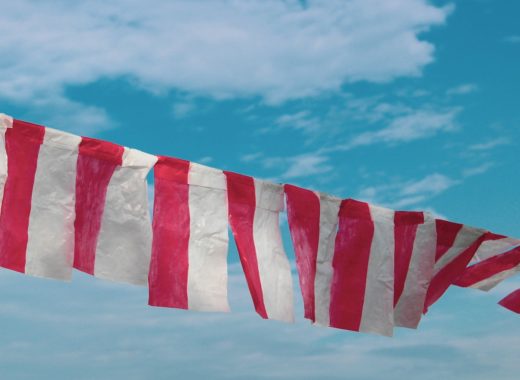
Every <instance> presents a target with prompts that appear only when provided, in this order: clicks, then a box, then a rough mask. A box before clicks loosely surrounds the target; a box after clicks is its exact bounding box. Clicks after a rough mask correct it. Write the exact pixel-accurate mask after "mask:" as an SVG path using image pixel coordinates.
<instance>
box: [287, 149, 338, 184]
mask: <svg viewBox="0 0 520 380" xmlns="http://www.w3.org/2000/svg"><path fill="white" fill-rule="evenodd" d="M328 161H329V158H328V157H326V156H323V155H319V154H313V153H309V154H302V155H299V156H294V157H290V158H288V159H287V162H288V164H289V167H288V168H287V170H286V171H285V172H284V173H283V174H282V178H287V179H289V178H301V177H309V176H313V175H318V174H325V173H328V172H330V171H331V170H332V169H333V167H332V166H331V165H328V164H327V162H328Z"/></svg>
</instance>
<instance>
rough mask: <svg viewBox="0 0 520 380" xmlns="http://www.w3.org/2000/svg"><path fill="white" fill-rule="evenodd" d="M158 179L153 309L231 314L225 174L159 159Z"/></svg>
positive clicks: (151, 277) (151, 285)
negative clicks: (172, 308) (226, 312)
mask: <svg viewBox="0 0 520 380" xmlns="http://www.w3.org/2000/svg"><path fill="white" fill-rule="evenodd" d="M154 177H155V201H154V216H153V248H152V262H151V266H150V275H149V304H150V305H152V306H163V307H175V308H181V309H190V310H199V311H229V304H228V297H227V278H228V273H227V255H228V253H227V252H228V215H227V211H228V206H227V193H226V177H225V175H224V173H223V172H222V171H221V170H217V169H213V168H209V167H207V166H203V165H199V164H195V163H190V162H189V161H184V160H180V159H176V158H168V157H160V158H159V161H158V162H157V164H156V166H155V168H154Z"/></svg>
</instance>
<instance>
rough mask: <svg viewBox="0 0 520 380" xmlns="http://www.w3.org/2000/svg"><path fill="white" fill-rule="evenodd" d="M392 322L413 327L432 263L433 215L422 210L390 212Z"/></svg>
mask: <svg viewBox="0 0 520 380" xmlns="http://www.w3.org/2000/svg"><path fill="white" fill-rule="evenodd" d="M394 240H395V253H394V255H395V261H394V279H395V280H394V281H395V283H394V307H395V309H394V324H395V325H396V326H400V327H407V328H417V326H418V325H419V322H420V320H421V316H422V311H423V306H424V300H425V298H426V293H427V291H428V286H429V285H430V281H431V278H432V275H433V267H434V264H435V247H436V231H435V220H434V218H433V217H432V216H431V215H430V214H428V213H424V212H415V211H396V212H395V216H394Z"/></svg>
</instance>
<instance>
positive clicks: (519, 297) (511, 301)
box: [498, 289, 520, 314]
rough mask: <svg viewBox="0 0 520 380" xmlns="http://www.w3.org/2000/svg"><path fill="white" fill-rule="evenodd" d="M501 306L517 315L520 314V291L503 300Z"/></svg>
mask: <svg viewBox="0 0 520 380" xmlns="http://www.w3.org/2000/svg"><path fill="white" fill-rule="evenodd" d="M498 304H499V305H501V306H503V307H505V308H506V309H509V310H511V311H513V312H515V313H517V314H520V289H518V290H515V291H514V292H513V293H511V294H510V295H508V296H507V297H505V298H503V299H502V300H501V301H500V302H499V303H498Z"/></svg>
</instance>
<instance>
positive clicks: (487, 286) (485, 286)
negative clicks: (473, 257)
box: [470, 264, 520, 292]
mask: <svg viewBox="0 0 520 380" xmlns="http://www.w3.org/2000/svg"><path fill="white" fill-rule="evenodd" d="M519 272H520V264H519V265H517V266H516V267H514V268H511V269H507V270H504V271H502V272H499V273H497V274H495V275H493V276H491V277H488V278H486V279H484V280H482V281H480V282H477V283H476V284H473V285H471V286H470V287H471V288H474V289H479V290H483V291H485V292H487V291H488V290H491V289H493V288H494V287H495V286H497V285H498V284H499V283H501V282H502V281H504V280H505V279H506V278H509V277H511V276H514V275H515V274H517V273H519Z"/></svg>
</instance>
